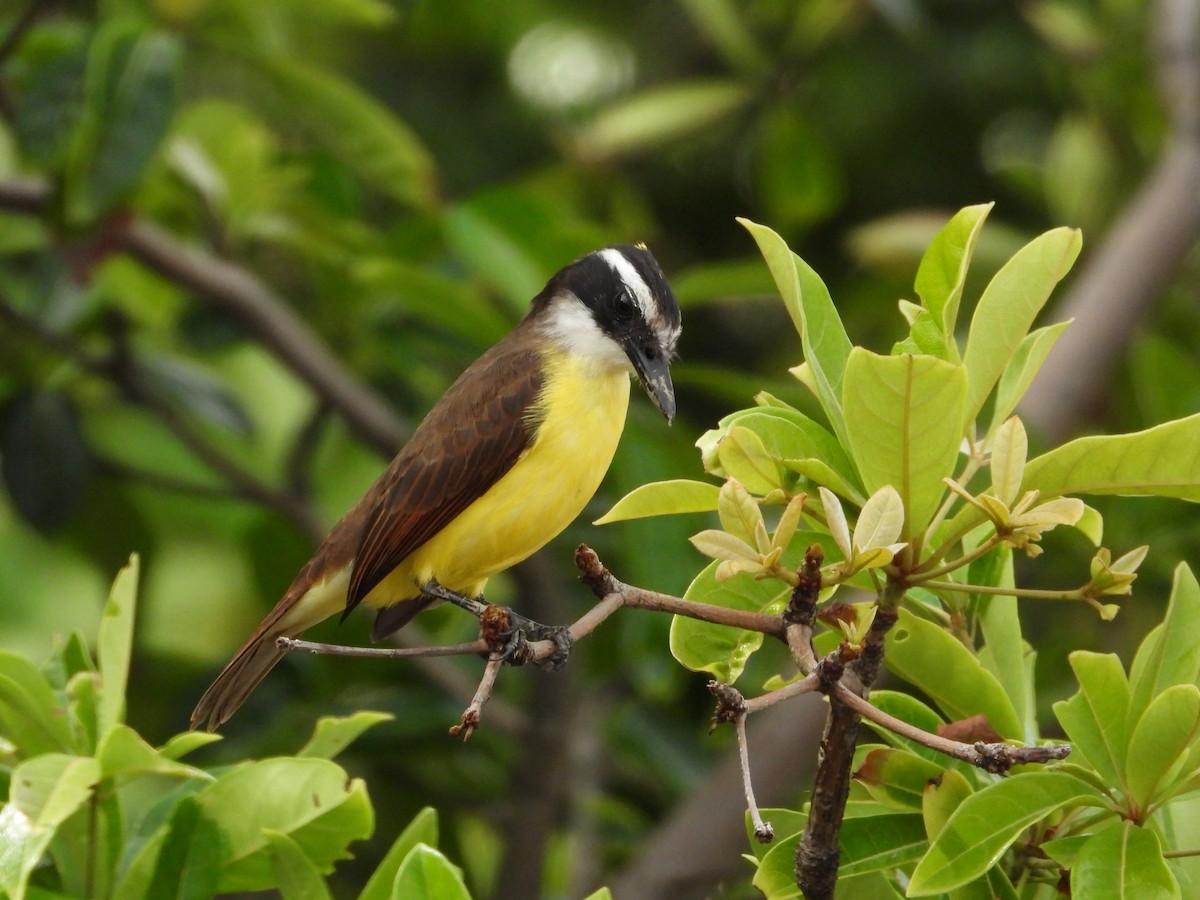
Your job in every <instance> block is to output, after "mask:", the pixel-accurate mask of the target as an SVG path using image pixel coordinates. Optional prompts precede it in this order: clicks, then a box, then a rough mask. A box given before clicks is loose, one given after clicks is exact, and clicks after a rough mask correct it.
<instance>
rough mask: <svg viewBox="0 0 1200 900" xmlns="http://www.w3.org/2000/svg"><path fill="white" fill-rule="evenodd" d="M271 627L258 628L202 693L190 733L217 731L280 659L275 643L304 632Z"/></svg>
mask: <svg viewBox="0 0 1200 900" xmlns="http://www.w3.org/2000/svg"><path fill="white" fill-rule="evenodd" d="M272 625H275V623H272V622H270V621H267V622H264V623H263V624H262V625H260V626H259V627H258V629H257V630H255V632H254V634H253V635H251V636H250V639H249V640H248V641H246V643H245V644H243V645H242V648H241V649H240V650H238V652H237V654H236V655H235V656H234V657H233V659H231V660H230V661H229V664H228V665H227V666H225V668H224V669H222V670H221V674H220V675H218V676H217V680H216V681H214V682H213V683H212V686H211V687H209V689H208V690H207V691H205V692H204V696H203V697H201V698H200V702H199V703H197V704H196V709H195V710H194V711H193V712H192V728H193V729H198V728H201V727H203V728H204V729H206V730H207V731H216V730H217V729H218V728H220V727H221V725H223V724H224V723H225V722H226V721H227V720H228V719H229V717H230V716H232V715H233V714H234V713H235V712H237V709H238V707H239V706H241V705H242V704H243V703H244V702H245V701H246V698H247V697H249V696H250V692H251V691H252V690H254V689H255V688H256V687H258V683H259V682H260V681H262V680H263V679H264V678H266V677H267V673H268V672H270V671H271V670H272V669H273V668H275V664H276V663H278V662H279V661H280V660H281V659H283V654H284V651H283V650H280V649H279V646H278V644H276V640H277V639H279V638H281V637H295V636H296V635H298V634H299V633H300V632H301V631H303V628H279V627H278V626H277V625H275V627H270V626H272Z"/></svg>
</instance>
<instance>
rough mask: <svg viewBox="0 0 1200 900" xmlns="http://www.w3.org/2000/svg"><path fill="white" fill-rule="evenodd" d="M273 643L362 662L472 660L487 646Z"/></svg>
mask: <svg viewBox="0 0 1200 900" xmlns="http://www.w3.org/2000/svg"><path fill="white" fill-rule="evenodd" d="M275 643H276V644H277V645H278V646H279V649H280V650H286V651H288V652H290V651H292V650H298V651H300V652H302V653H320V654H324V655H326V656H357V657H364V658H366V659H413V658H422V657H423V658H428V657H431V656H475V655H478V654H480V653H487V649H488V647H487V642H486V641H484V640H483V638H480V639H479V640H475V641H467V642H466V643H462V644H439V645H434V646H428V647H352V646H349V645H347V644H325V643H322V642H320V641H304V640H301V639H300V638H290V637H279V638H276V639H275Z"/></svg>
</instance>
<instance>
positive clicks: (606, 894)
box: [583, 887, 613, 900]
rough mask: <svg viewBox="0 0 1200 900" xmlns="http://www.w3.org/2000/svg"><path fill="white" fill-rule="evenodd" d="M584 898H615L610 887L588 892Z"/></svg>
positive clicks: (605, 899) (586, 899) (593, 899)
mask: <svg viewBox="0 0 1200 900" xmlns="http://www.w3.org/2000/svg"><path fill="white" fill-rule="evenodd" d="M583 900H613V895H612V891H610V890H609V889H608V888H606V887H602V888H600V889H599V890H598V891H593V892H592V893H590V894H588V895H587V896H586V897H584V898H583Z"/></svg>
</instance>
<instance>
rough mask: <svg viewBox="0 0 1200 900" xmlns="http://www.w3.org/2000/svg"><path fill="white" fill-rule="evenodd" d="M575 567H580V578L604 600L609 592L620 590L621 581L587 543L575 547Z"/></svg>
mask: <svg viewBox="0 0 1200 900" xmlns="http://www.w3.org/2000/svg"><path fill="white" fill-rule="evenodd" d="M575 567H576V568H577V569H579V571H580V576H579V580H580V581H582V582H583V583H584V584H586V585H587V586H588V587H589V588H590V589H591V591H592V593H593V594H595V595H596V596H597V597H598V598H600V599H601V600H603V599H604V598H605V597H606V596H608V595H609V594H613V593H617V592H619V590H620V587H621V585H620V582H618V581H617V579H616V578H614V577H613V574H612V572H610V571H608V569H607V568H606V567H605V565H604V563H602V562H600V557H599V556H598V555H597V553H596V551H595V550H593V549H592V548H591V547H589V546H588V545H587V544H580V545H579V546H578V547H576V548H575Z"/></svg>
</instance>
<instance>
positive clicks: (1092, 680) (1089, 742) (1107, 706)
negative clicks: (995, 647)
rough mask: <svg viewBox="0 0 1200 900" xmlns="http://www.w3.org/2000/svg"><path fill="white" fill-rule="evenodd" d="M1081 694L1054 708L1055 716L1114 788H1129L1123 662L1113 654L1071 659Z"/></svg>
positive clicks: (1081, 654) (1081, 652)
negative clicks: (1126, 778)
mask: <svg viewBox="0 0 1200 900" xmlns="http://www.w3.org/2000/svg"><path fill="white" fill-rule="evenodd" d="M1069 659H1070V661H1071V668H1072V669H1073V670H1074V671H1075V677H1076V678H1077V679H1079V691H1078V692H1077V693H1076V694H1075V695H1074V696H1073V697H1071V698H1070V699H1069V700H1060V701H1059V702H1057V703H1055V704H1054V714H1055V715H1056V716H1057V717H1058V721H1059V722H1060V723H1061V724H1062V727H1063V730H1064V731H1065V732H1066V733H1067V737H1068V738H1070V740H1071V744H1072V746H1073V747H1074V750H1075V751H1076V752H1078V753H1080V754H1082V755H1083V756H1084V757H1085V758H1086V759H1087V761H1088V762H1089V763H1090V764H1091V766H1092V768H1094V769H1095V770H1096V771H1097V772H1098V773H1099V774H1100V777H1101V778H1103V779H1104V781H1105V782H1106V783H1107V784H1110V785H1112V786H1114V787H1116V786H1120V787H1122V788H1123V787H1124V785H1125V783H1126V782H1125V760H1126V757H1127V750H1128V746H1129V728H1130V725H1129V681H1128V680H1127V679H1126V677H1125V669H1124V667H1123V666H1122V665H1121V660H1120V659H1118V658H1117V656H1116V655H1114V654H1111V653H1090V652H1088V651H1085V650H1077V651H1075V652H1074V653H1072V654H1071V655H1070V657H1069Z"/></svg>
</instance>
